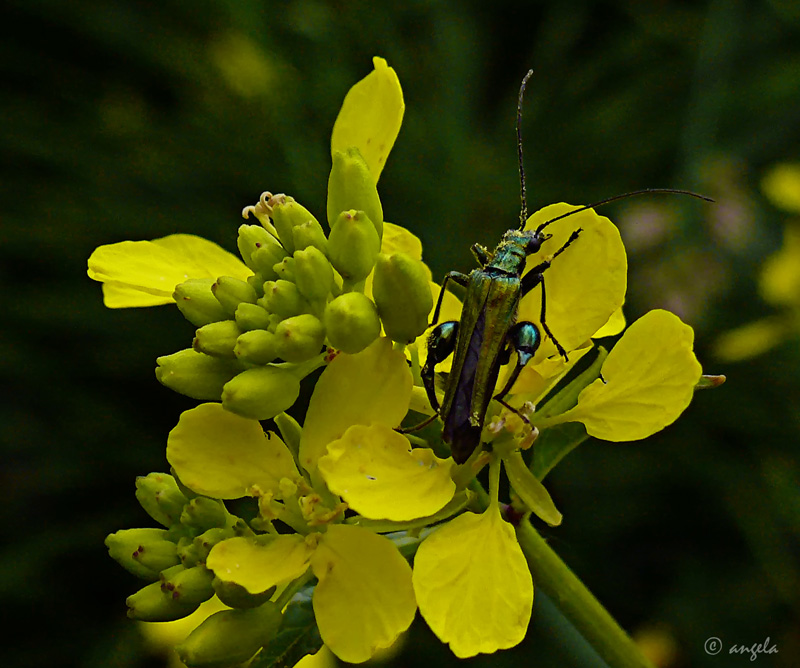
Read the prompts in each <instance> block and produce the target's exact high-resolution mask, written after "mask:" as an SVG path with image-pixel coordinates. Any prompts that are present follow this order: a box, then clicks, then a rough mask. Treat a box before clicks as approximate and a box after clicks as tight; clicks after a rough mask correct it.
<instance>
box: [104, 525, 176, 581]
mask: <svg viewBox="0 0 800 668" xmlns="http://www.w3.org/2000/svg"><path fill="white" fill-rule="evenodd" d="M168 535H169V533H168V532H167V530H166V529H122V530H121V531H117V532H116V533H112V534H109V535H108V536H107V537H106V541H105V542H106V547H107V548H108V554H109V555H110V556H111V558H112V559H114V560H115V561H116V562H117V563H118V564H119V565H120V566H122V567H123V568H124V569H125V570H126V571H128V572H129V573H133V574H134V575H135V576H136V577H139V578H142V579H143V580H156V579H157V578H158V574H159V573H160V572H161V571H162V570H164V569H165V568H169V567H170V566H174V565H175V564H177V563H180V560H179V559H178V554H177V546H176V545H175V543H173V542H172V541H170V540H168V539H167V536H168Z"/></svg>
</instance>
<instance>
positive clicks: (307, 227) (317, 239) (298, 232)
mask: <svg viewBox="0 0 800 668" xmlns="http://www.w3.org/2000/svg"><path fill="white" fill-rule="evenodd" d="M292 239H294V250H295V252H297V251H299V250H303V249H304V248H308V247H309V246H314V248H316V249H318V250H320V251H322V253H323V254H325V253H327V251H328V239H327V237H326V236H325V231H324V230H323V229H322V225H320V224H319V223H318V222H317V221H316V220H308V221H306V222H305V223H303V224H302V225H297V226H295V227H293V228H292Z"/></svg>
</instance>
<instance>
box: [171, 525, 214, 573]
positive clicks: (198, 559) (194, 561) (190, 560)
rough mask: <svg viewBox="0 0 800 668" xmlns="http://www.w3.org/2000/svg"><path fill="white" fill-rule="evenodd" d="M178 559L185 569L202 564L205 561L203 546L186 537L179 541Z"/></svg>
mask: <svg viewBox="0 0 800 668" xmlns="http://www.w3.org/2000/svg"><path fill="white" fill-rule="evenodd" d="M215 528H217V527H215ZM206 556H207V555H206ZM178 558H179V559H180V560H181V564H182V565H183V567H184V568H191V567H192V566H197V565H198V564H202V563H203V560H204V559H205V557H204V556H203V550H202V546H201V545H198V544H196V543H195V542H194V540H193V539H192V538H190V537H188V536H184V537H183V538H181V539H180V540H179V541H178Z"/></svg>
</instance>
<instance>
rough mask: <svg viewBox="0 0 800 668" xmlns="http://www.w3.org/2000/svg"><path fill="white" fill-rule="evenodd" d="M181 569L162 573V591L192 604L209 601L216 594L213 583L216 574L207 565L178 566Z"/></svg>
mask: <svg viewBox="0 0 800 668" xmlns="http://www.w3.org/2000/svg"><path fill="white" fill-rule="evenodd" d="M178 568H179V569H180V570H178V571H177V572H176V573H169V575H168V576H167V577H164V576H165V575H166V573H162V574H161V578H160V580H161V591H163V592H164V593H166V594H169V595H170V596H172V598H174V599H180V600H181V601H182V602H183V603H185V604H187V605H191V604H193V603H196V604H198V605H199V604H200V603H202V602H203V601H207V600H208V599H210V598H211V597H212V596H213V595H214V587H213V585H212V584H211V583H212V582H213V580H214V574H213V573H212V572H211V571H210V570H208V569H207V568H206V567H205V566H192V567H191V568H184V567H183V566H178Z"/></svg>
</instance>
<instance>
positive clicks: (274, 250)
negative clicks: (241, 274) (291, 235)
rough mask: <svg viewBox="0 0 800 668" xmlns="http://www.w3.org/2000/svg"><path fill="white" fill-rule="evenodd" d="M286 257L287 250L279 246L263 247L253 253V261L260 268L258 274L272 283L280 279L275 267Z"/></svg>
mask: <svg viewBox="0 0 800 668" xmlns="http://www.w3.org/2000/svg"><path fill="white" fill-rule="evenodd" d="M285 257H286V250H285V249H284V247H283V246H281V245H279V244H277V243H276V244H274V245H272V246H263V247H261V248H258V249H256V250H255V251H253V255H252V261H253V264H254V265H256V266H257V267H258V273H259V274H261V275H262V276H263V277H264V280H266V281H272V280H275V279H276V278H278V274H277V273H276V271H275V265H276V264H279V263H280V262H281V260H283V259H284V258H285Z"/></svg>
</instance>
